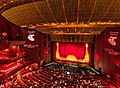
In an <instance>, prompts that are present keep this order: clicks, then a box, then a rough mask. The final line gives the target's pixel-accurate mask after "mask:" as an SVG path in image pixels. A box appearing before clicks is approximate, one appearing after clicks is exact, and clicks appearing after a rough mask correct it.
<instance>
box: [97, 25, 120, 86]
mask: <svg viewBox="0 0 120 88" xmlns="http://www.w3.org/2000/svg"><path fill="white" fill-rule="evenodd" d="M110 37H112V38H115V37H116V38H117V39H114V41H115V42H114V43H113V44H111V42H112V41H111V42H110V40H111V39H110ZM115 43H116V44H115ZM95 45H96V47H95V57H96V58H95V66H96V68H99V67H101V68H102V71H103V72H104V73H107V74H109V75H111V78H112V79H113V80H114V84H116V85H117V87H118V86H119V87H120V27H114V28H107V29H106V30H105V31H104V32H103V33H101V35H99V36H97V39H96V44H95Z"/></svg>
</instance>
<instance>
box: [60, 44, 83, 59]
mask: <svg viewBox="0 0 120 88" xmlns="http://www.w3.org/2000/svg"><path fill="white" fill-rule="evenodd" d="M59 53H60V56H61V57H65V58H66V57H67V56H68V55H73V56H75V57H76V59H84V56H85V43H59Z"/></svg>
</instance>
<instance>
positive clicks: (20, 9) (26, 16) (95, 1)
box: [0, 0, 120, 35]
mask: <svg viewBox="0 0 120 88" xmlns="http://www.w3.org/2000/svg"><path fill="white" fill-rule="evenodd" d="M0 11H1V14H2V15H3V16H4V17H5V18H6V19H8V20H9V21H11V22H12V23H14V24H16V25H18V26H21V27H28V28H35V29H37V30H38V31H40V32H43V33H48V34H51V35H54V34H55V35H98V34H100V33H101V32H102V31H104V30H105V29H106V28H107V27H116V26H119V25H120V0H11V1H10V0H1V1H0Z"/></svg>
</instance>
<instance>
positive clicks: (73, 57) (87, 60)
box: [56, 42, 90, 63]
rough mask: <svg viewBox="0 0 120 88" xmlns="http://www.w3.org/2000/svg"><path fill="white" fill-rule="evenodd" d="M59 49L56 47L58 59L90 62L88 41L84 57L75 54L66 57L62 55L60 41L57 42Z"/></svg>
mask: <svg viewBox="0 0 120 88" xmlns="http://www.w3.org/2000/svg"><path fill="white" fill-rule="evenodd" d="M56 46H57V49H56V58H57V59H58V60H67V61H74V62H84V63H89V61H90V58H89V52H88V44H87V43H86V45H85V57H84V58H78V59H77V58H76V57H75V56H74V55H68V56H67V57H66V58H65V57H61V56H60V53H59V43H58V42H57V43H56Z"/></svg>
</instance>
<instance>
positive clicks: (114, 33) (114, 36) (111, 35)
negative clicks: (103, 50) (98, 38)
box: [108, 31, 119, 46]
mask: <svg viewBox="0 0 120 88" xmlns="http://www.w3.org/2000/svg"><path fill="white" fill-rule="evenodd" d="M118 34H119V32H111V31H110V37H109V38H108V42H109V43H110V44H111V45H113V46H116V42H115V39H117V37H116V36H117V35H118Z"/></svg>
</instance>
